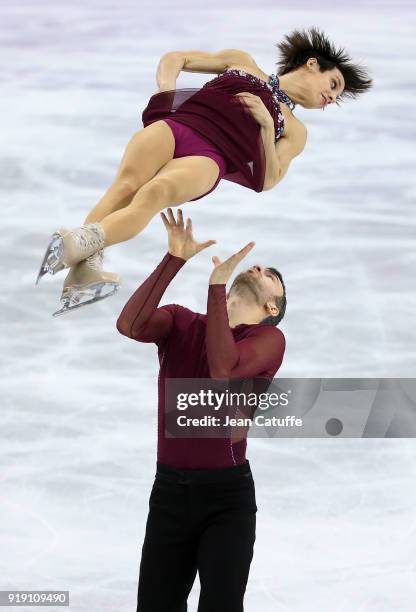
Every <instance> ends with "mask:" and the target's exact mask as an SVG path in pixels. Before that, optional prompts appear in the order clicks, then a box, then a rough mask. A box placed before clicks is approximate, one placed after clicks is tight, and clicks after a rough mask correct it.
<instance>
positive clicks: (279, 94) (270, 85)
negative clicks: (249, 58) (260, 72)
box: [225, 68, 296, 110]
mask: <svg viewBox="0 0 416 612" xmlns="http://www.w3.org/2000/svg"><path fill="white" fill-rule="evenodd" d="M225 72H226V73H228V74H229V73H233V74H239V75H240V76H247V77H248V78H249V79H251V80H254V81H256V82H258V83H261V84H262V85H263V86H265V87H267V89H270V91H271V92H272V93H273V94H274V95H275V96H276V98H277V99H278V100H279V102H284V103H285V104H287V105H288V107H289V108H290V110H293V109H294V108H295V106H296V104H295V102H293V100H292V98H290V97H289V96H288V95H287V94H286V93H285V92H284V91H282V90H281V89H280V88H279V84H280V83H279V77H278V76H277V75H276V74H271V75H270V76H269V80H268V81H267V82H266V81H264V80H263V79H260V78H259V77H256V76H255V75H254V74H251V73H249V72H245V70H239V69H238V68H229V69H228V70H225Z"/></svg>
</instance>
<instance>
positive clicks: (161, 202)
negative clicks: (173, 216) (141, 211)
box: [131, 177, 176, 211]
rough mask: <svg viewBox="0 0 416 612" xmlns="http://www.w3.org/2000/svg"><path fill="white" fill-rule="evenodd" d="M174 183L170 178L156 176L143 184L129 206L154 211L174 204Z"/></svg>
mask: <svg viewBox="0 0 416 612" xmlns="http://www.w3.org/2000/svg"><path fill="white" fill-rule="evenodd" d="M175 197H176V196H175V185H174V184H173V182H172V180H171V179H170V178H165V177H160V178H159V177H156V178H154V179H152V180H151V181H149V182H148V183H146V184H145V185H143V186H142V187H141V188H140V189H139V190H138V192H137V193H136V196H135V197H134V198H133V200H132V202H131V206H133V207H139V208H149V209H152V210H153V209H154V210H155V211H158V210H162V209H163V208H165V207H166V206H175Z"/></svg>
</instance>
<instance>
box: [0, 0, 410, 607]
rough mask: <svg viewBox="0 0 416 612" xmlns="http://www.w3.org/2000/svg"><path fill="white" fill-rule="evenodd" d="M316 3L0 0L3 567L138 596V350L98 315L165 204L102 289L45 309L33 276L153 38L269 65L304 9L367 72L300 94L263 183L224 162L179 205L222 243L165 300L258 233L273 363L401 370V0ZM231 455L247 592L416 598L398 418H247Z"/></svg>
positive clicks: (77, 207) (147, 265)
mask: <svg viewBox="0 0 416 612" xmlns="http://www.w3.org/2000/svg"><path fill="white" fill-rule="evenodd" d="M334 4H335V3H333V2H328V1H326V2H320V3H310V2H306V0H297V1H296V2H284V3H277V2H275V1H272V0H269V1H266V0H259V1H258V2H256V3H249V2H244V1H242V2H237V1H235V0H232V1H231V2H230V1H228V2H227V3H226V6H225V7H224V3H222V2H220V1H219V0H212V1H211V2H210V3H206V2H201V1H200V0H195V1H193V2H191V1H190V0H187V1H183V2H182V1H180V2H176V3H171V2H168V1H167V0H163V1H159V2H147V1H146V2H145V1H143V2H138V1H137V2H133V0H128V1H124V2H117V3H116V2H111V3H110V2H108V1H107V0H106V1H100V2H99V1H98V0H84V1H82V2H80V1H79V0H76V1H72V2H71V3H69V2H52V0H51V1H50V2H46V1H44V2H31V1H29V0H22V1H21V2H19V3H15V2H12V0H3V2H2V3H1V19H0V32H1V37H2V41H3V42H2V53H1V55H2V61H1V67H0V70H1V79H0V83H1V85H0V87H1V97H0V104H1V111H2V112H1V114H0V117H1V119H0V121H1V134H2V138H1V145H0V146H1V171H0V189H1V196H2V198H1V199H2V203H1V211H2V235H1V240H0V253H1V263H2V266H3V269H2V274H1V284H2V287H1V293H0V300H1V312H2V319H1V325H2V351H1V357H0V359H1V367H2V369H1V371H2V376H1V379H0V380H1V398H2V402H1V404H2V406H1V412H0V415H1V416H0V418H1V447H0V448H1V450H0V462H1V464H0V467H1V470H0V480H1V489H0V508H1V510H0V544H1V551H2V554H1V556H0V588H2V589H9V588H10V589H43V588H45V589H46V588H49V589H69V590H70V593H71V610H74V611H75V610H76V611H77V612H78V611H86V612H104V611H112V612H128V611H129V612H133V610H135V598H136V587H137V577H138V565H139V561H140V549H141V544H142V538H143V533H144V525H145V520H146V515H147V501H148V494H149V492H150V488H151V484H152V480H153V475H154V466H155V458H156V456H155V452H156V378H157V366H158V364H157V356H156V348H155V346H152V345H141V344H139V343H135V342H133V341H129V340H128V339H126V338H125V337H123V336H121V335H120V334H118V332H117V330H116V328H115V322H116V319H117V316H118V314H119V312H120V311H121V309H122V307H123V305H124V303H125V301H126V300H127V299H128V297H129V296H130V295H131V293H132V292H133V291H134V289H135V288H136V287H137V286H138V284H139V283H141V282H142V281H143V279H144V278H145V277H146V276H147V275H148V274H149V273H150V272H151V271H152V270H153V269H154V267H155V266H156V265H157V264H158V262H159V261H160V260H161V258H162V257H163V255H164V253H165V251H166V236H165V229H164V226H163V224H162V222H161V221H160V219H159V218H155V219H154V220H153V221H152V222H151V223H150V224H149V225H148V226H147V228H146V229H145V230H144V232H143V233H142V234H141V235H140V236H138V237H137V238H136V239H134V240H132V241H130V242H126V243H123V244H120V245H117V246H115V247H112V248H110V249H107V251H106V260H105V262H106V269H108V270H111V271H117V272H118V273H120V274H121V275H122V277H123V279H124V285H123V287H122V289H121V290H120V292H119V293H118V294H117V295H116V296H114V297H112V298H110V299H109V300H107V301H104V302H102V303H101V304H96V305H94V306H92V307H90V308H85V309H83V310H82V311H78V312H75V313H73V314H72V315H71V316H68V317H67V318H64V317H62V318H59V319H52V317H51V313H52V312H53V311H54V310H56V308H57V306H58V298H59V296H60V291H61V282H62V280H63V276H61V275H59V276H56V277H55V278H46V279H44V280H43V281H42V282H41V284H40V285H39V286H37V287H35V286H34V280H35V277H36V274H37V271H38V267H39V265H40V260H41V257H42V254H43V251H44V248H45V245H46V241H47V238H48V236H49V235H50V233H51V232H52V231H53V230H54V229H56V227H59V226H60V225H65V226H68V227H75V226H77V225H79V224H80V222H81V221H82V220H83V219H84V218H85V215H86V214H87V212H88V211H89V209H90V208H91V207H92V206H93V205H94V204H95V202H96V201H97V200H98V199H99V198H100V196H101V195H102V194H103V192H104V190H105V189H106V188H107V187H108V186H109V184H110V183H111V180H112V178H113V176H114V174H115V172H116V169H117V166H118V163H119V160H120V158H121V155H122V154H123V151H124V147H125V145H126V143H127V142H128V140H129V138H130V137H131V135H132V133H133V132H134V131H135V130H137V129H139V128H140V127H141V112H142V110H143V108H144V106H145V105H146V103H147V100H148V98H149V96H150V95H151V94H152V93H154V91H155V89H156V82H155V71H156V67H157V63H158V61H159V58H160V56H161V55H162V54H163V53H166V52H167V51H171V50H194V49H205V50H209V51H216V50H219V49H221V48H227V47H228V48H230V47H235V48H242V49H246V50H247V51H249V52H250V53H252V55H253V56H254V57H255V59H256V61H257V63H258V64H259V65H260V66H261V67H262V68H263V70H265V71H266V72H269V73H271V72H275V63H274V62H275V57H276V55H275V53H276V50H275V47H274V45H275V43H276V42H277V41H278V40H280V39H281V38H282V36H283V35H284V34H285V33H287V32H289V31H291V30H292V29H293V28H295V27H308V26H310V25H318V26H320V27H321V28H323V29H324V30H325V31H326V32H327V34H328V35H329V36H330V38H331V39H333V40H334V41H335V42H336V43H337V44H340V45H342V46H345V47H346V49H347V50H348V51H349V52H350V53H351V54H352V56H353V58H354V59H355V60H359V61H362V62H363V64H364V65H366V66H368V67H369V68H370V70H371V74H372V76H373V78H374V80H375V86H374V89H373V90H372V91H371V92H370V93H367V94H366V95H364V96H362V98H360V99H359V100H357V101H351V102H347V103H345V105H343V106H342V107H341V108H336V107H334V108H328V109H326V111H325V112H324V113H322V112H317V111H310V110H309V111H308V110H305V109H302V108H298V109H297V110H296V113H297V115H298V116H299V118H301V119H302V120H303V121H304V122H305V123H306V125H307V127H308V143H307V146H306V148H305V150H304V152H303V154H302V156H300V157H299V158H297V159H296V160H295V161H294V162H293V164H292V166H291V168H290V170H289V172H288V175H287V177H286V178H285V180H284V181H283V182H282V183H281V184H280V185H279V186H278V187H277V188H276V189H274V190H272V191H268V192H265V193H261V194H256V193H255V192H253V191H250V190H247V189H243V188H241V187H239V186H237V185H234V184H231V183H227V182H225V181H223V182H222V183H221V184H220V185H219V187H218V188H217V189H216V191H215V192H214V193H212V194H211V195H210V196H208V197H207V198H204V199H202V200H199V201H197V202H196V203H190V204H186V205H184V206H182V209H183V211H184V213H185V215H186V216H188V215H191V216H192V220H193V225H194V228H195V235H196V236H197V238H198V239H200V240H207V239H211V238H214V239H216V240H217V241H218V246H217V247H215V248H213V247H211V248H210V249H209V250H207V251H204V252H203V253H202V254H200V255H199V256H198V257H197V258H195V259H194V260H192V261H190V262H188V264H187V265H186V267H185V268H184V269H182V270H181V272H180V274H179V275H178V277H177V278H176V279H175V281H174V282H173V283H172V285H171V286H170V287H169V289H168V291H167V293H166V294H165V297H164V299H163V302H162V303H169V302H177V303H181V304H184V305H186V306H188V307H190V308H192V309H194V310H198V311H200V312H205V309H206V291H207V280H208V276H209V272H210V269H211V266H212V264H211V256H212V255H213V254H215V253H217V254H218V255H219V256H220V257H227V256H228V255H229V254H231V253H232V252H234V251H235V250H237V249H239V248H240V247H241V246H243V245H244V244H245V243H247V242H248V241H249V240H256V247H255V249H254V250H253V251H252V253H250V256H249V257H248V258H247V260H246V261H245V262H243V263H242V264H241V269H242V268H243V267H244V266H248V265H252V264H253V263H256V262H260V263H266V264H268V265H273V266H276V267H278V268H279V269H281V271H282V272H283V274H284V277H285V280H286V284H287V290H288V311H287V316H286V319H285V321H284V323H283V324H282V326H281V327H282V329H283V331H284V333H285V335H286V338H287V352H286V356H285V360H284V364H283V366H282V368H281V370H280V375H281V376H317V377H321V376H322V377H330V376H336V377H349V376H350V377H371V376H397V377H399V376H400V377H413V376H414V375H415V363H416V348H415V338H416V334H415V329H414V312H415V307H416V300H415V283H416V275H415V273H414V267H415V264H416V255H415V248H414V245H415V229H416V224H415V216H414V205H415V196H416V183H415V162H416V154H415V147H414V137H415V121H414V109H415V105H414V100H415V95H416V81H415V72H414V57H415V53H416V47H415V42H414V31H415V14H414V9H413V8H412V4H411V3H410V2H408V3H406V2H403V1H402V2H395V3H393V2H386V1H385V0H384V1H383V2H368V1H367V2H366V1H363V2H357V1H350V2H343V3H336V6H334ZM208 78H210V77H206V76H205V75H201V74H188V73H187V74H185V73H182V74H181V75H180V77H179V79H178V83H177V84H178V86H182V87H186V86H194V85H200V84H202V83H204V82H205V80H208ZM237 227H238V229H236V228H237ZM237 271H239V269H238V270H237ZM248 457H249V459H250V462H251V465H252V469H253V473H254V477H255V481H256V490H257V503H258V507H259V512H258V526H257V541H256V548H255V555H254V560H253V563H252V568H251V573H250V578H249V584H248V588H247V594H246V600H245V609H246V610H247V612H251V611H253V612H254V611H255V612H286V611H290V612H315V611H318V610H319V612H326V611H328V612H370V611H371V612H392V611H397V612H411V611H413V610H414V609H415V601H416V581H415V564H414V550H415V540H416V536H415V529H416V520H415V512H414V508H415V504H416V491H415V486H414V482H415V457H416V452H415V443H414V440H410V439H409V440H407V439H396V440H392V439H390V440H382V439H380V440H377V439H372V440H371V439H363V440H361V439H343V440H342V439H337V440H332V439H331V440H325V439H293V440H287V439H286V440H283V439H278V440H274V441H273V440H265V439H262V440H260V439H257V440H256V439H251V440H250V441H249V448H248ZM198 589H199V583H198V580H196V582H195V585H194V588H193V590H192V593H191V596H190V600H189V604H190V605H189V610H190V612H194V611H195V610H196V603H197V598H198ZM20 609H29V608H20ZM30 609H31V608H30Z"/></svg>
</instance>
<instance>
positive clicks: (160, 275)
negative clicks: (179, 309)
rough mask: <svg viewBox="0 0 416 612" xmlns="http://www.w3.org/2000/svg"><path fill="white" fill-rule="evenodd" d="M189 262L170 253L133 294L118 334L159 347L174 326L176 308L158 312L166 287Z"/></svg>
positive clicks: (119, 325)
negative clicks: (152, 343) (153, 343)
mask: <svg viewBox="0 0 416 612" xmlns="http://www.w3.org/2000/svg"><path fill="white" fill-rule="evenodd" d="M185 262H186V260H185V259H183V258H181V257H177V256H175V255H171V253H169V252H167V253H166V255H165V256H164V258H163V259H162V261H161V262H160V263H159V265H158V266H157V268H156V269H155V270H154V271H153V272H152V274H151V275H150V276H149V277H148V278H147V279H146V280H145V281H144V282H143V283H142V284H141V285H140V287H139V288H138V289H136V291H135V292H134V293H133V295H132V296H131V298H130V299H129V301H128V302H127V303H126V305H125V306H124V308H123V310H122V311H121V313H120V316H119V318H118V320H117V329H118V331H119V332H120V333H121V334H123V335H124V336H127V337H128V338H132V339H133V340H138V341H139V342H156V344H159V343H160V342H161V341H162V340H164V339H165V338H167V336H168V335H169V333H170V330H171V328H172V324H173V313H174V310H175V306H173V305H167V306H162V307H160V308H157V306H158V304H159V302H160V300H161V298H162V296H163V294H164V292H165V290H166V287H167V286H168V285H169V283H170V281H171V280H172V279H173V277H174V276H175V275H176V274H177V272H178V271H179V270H180V268H181V267H182V266H183V265H184V263H185Z"/></svg>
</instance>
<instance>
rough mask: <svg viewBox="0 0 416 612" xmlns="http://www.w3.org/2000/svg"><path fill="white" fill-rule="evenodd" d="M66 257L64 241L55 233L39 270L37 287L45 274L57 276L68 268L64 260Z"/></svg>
mask: <svg viewBox="0 0 416 612" xmlns="http://www.w3.org/2000/svg"><path fill="white" fill-rule="evenodd" d="M63 256H64V241H63V239H62V236H61V235H60V234H59V233H58V232H55V233H54V234H52V238H51V240H50V242H49V244H48V247H47V249H46V251H45V255H44V257H43V261H42V265H41V267H40V269H39V273H38V277H37V279H36V283H35V284H36V285H37V284H38V282H39V281H40V279H41V278H42V277H43V276H45V274H48V273H49V274H52V275H53V274H56V273H57V272H60V271H61V270H63V269H64V268H66V266H65V264H64V263H63V261H62V259H63Z"/></svg>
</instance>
